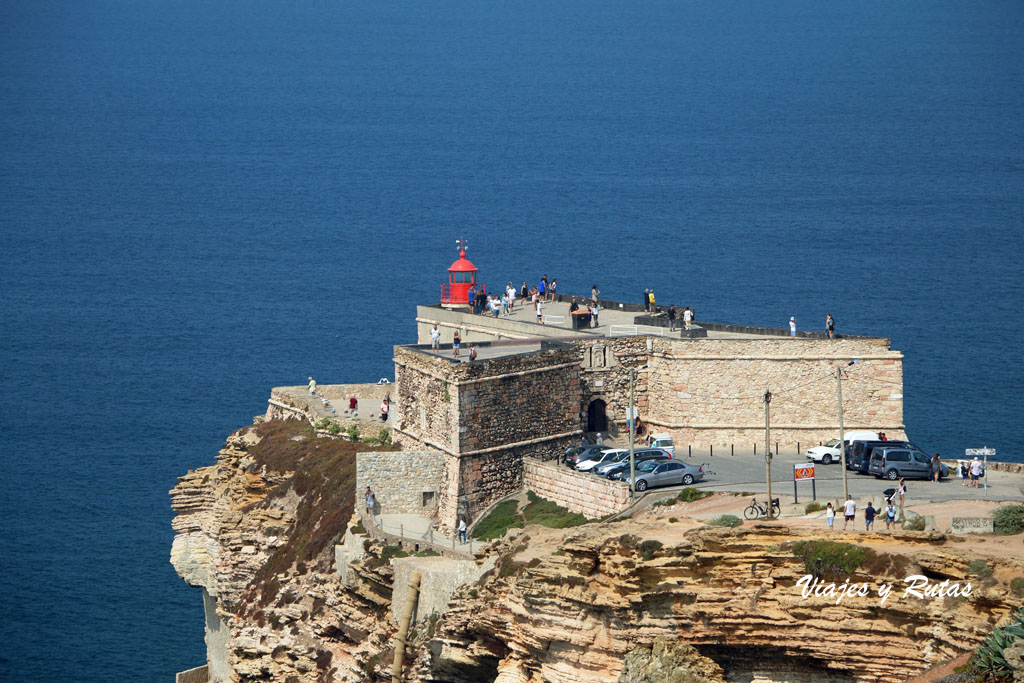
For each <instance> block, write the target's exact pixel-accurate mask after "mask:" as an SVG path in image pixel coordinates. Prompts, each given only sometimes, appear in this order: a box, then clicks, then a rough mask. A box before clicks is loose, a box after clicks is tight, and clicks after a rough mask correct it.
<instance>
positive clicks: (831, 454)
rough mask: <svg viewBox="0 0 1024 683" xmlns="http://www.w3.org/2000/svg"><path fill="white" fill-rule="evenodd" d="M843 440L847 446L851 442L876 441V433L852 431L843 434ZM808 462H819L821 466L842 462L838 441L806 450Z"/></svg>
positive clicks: (829, 441) (832, 440) (833, 440)
mask: <svg viewBox="0 0 1024 683" xmlns="http://www.w3.org/2000/svg"><path fill="white" fill-rule="evenodd" d="M843 440H844V441H846V445H847V446H849V445H850V443H851V442H853V441H877V440H878V432H869V431H865V430H853V431H850V432H843ZM806 455H807V458H808V460H813V461H814V462H820V463H821V464H822V465H831V464H832V463H834V462H842V460H843V454H842V452H841V451H840V450H839V439H829V440H828V441H827V442H826V443H825V445H824V446H815V447H814V448H810V449H808V450H807V453H806Z"/></svg>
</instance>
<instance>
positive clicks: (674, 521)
mask: <svg viewBox="0 0 1024 683" xmlns="http://www.w3.org/2000/svg"><path fill="white" fill-rule="evenodd" d="M668 521H669V523H671V524H675V523H676V522H678V521H679V518H678V517H669V518H668Z"/></svg>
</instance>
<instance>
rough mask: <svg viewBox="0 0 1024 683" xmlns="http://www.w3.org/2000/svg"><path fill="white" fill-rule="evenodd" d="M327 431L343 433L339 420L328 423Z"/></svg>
mask: <svg viewBox="0 0 1024 683" xmlns="http://www.w3.org/2000/svg"><path fill="white" fill-rule="evenodd" d="M327 431H328V432H330V433H331V434H341V425H340V424H338V423H337V422H332V423H331V424H329V425H327Z"/></svg>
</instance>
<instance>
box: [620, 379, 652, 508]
mask: <svg viewBox="0 0 1024 683" xmlns="http://www.w3.org/2000/svg"><path fill="white" fill-rule="evenodd" d="M650 367H651V365H650V363H647V364H645V365H641V366H640V367H639V368H630V370H629V409H628V411H627V412H626V423H627V424H628V425H629V497H630V498H635V497H636V462H635V459H634V455H633V446H634V441H635V439H636V401H635V400H634V398H633V384H634V383H635V382H636V373H638V372H640V371H642V370H647V369H648V368H650Z"/></svg>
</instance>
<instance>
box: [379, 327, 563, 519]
mask: <svg viewBox="0 0 1024 683" xmlns="http://www.w3.org/2000/svg"><path fill="white" fill-rule="evenodd" d="M578 359H579V351H578V349H577V348H576V347H574V346H571V345H566V344H559V343H554V342H544V344H543V346H542V348H541V350H540V351H537V352H532V353H520V354H512V355H508V356H503V357H499V358H494V359H491V360H480V361H476V362H474V363H457V362H454V361H453V360H451V359H449V358H447V357H440V356H435V355H432V354H428V353H423V349H422V348H416V347H395V384H396V390H395V394H394V396H395V400H396V401H397V402H398V414H399V416H400V417H399V420H398V422H397V424H396V425H395V428H396V430H397V431H398V432H399V433H400V434H401V435H402V439H403V441H404V442H412V443H413V444H414V445H416V446H417V447H422V448H430V449H435V450H437V451H439V452H440V453H442V454H443V457H444V466H443V470H444V475H443V480H442V482H441V485H440V487H439V495H438V519H439V521H440V522H441V525H442V526H444V527H446V528H449V527H451V526H454V525H455V524H456V522H457V520H458V517H459V516H460V515H465V516H466V517H467V518H469V519H472V518H474V517H475V515H476V514H477V513H478V512H480V511H481V510H483V509H484V508H485V507H487V506H488V505H489V504H490V503H491V502H493V501H495V500H497V499H498V498H501V497H503V496H505V495H507V494H509V493H511V492H513V491H516V490H518V489H519V488H520V487H521V486H522V475H523V465H522V461H523V458H524V457H534V458H538V459H542V460H543V459H552V458H556V457H557V456H558V454H559V453H561V452H562V451H563V450H564V449H565V448H566V446H568V445H569V444H570V443H574V442H576V441H578V440H579V438H580V432H581V430H580V425H579V414H580V388H579V383H580V380H579V373H580V366H579V360H578Z"/></svg>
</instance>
